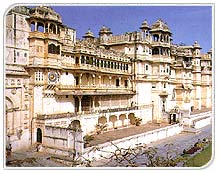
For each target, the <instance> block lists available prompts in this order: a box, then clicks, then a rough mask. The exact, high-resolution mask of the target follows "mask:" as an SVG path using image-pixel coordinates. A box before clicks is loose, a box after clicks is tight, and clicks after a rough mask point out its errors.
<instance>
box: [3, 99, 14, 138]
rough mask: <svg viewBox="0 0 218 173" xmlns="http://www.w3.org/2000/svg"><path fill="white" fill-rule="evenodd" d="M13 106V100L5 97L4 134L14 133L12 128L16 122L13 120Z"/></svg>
mask: <svg viewBox="0 0 218 173" xmlns="http://www.w3.org/2000/svg"><path fill="white" fill-rule="evenodd" d="M15 118H16V115H15V108H14V103H13V101H12V100H11V99H10V98H8V97H6V99H5V122H6V124H5V127H6V134H7V135H12V134H14V129H16V124H15V123H16V122H15Z"/></svg>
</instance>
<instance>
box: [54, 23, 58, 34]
mask: <svg viewBox="0 0 218 173" xmlns="http://www.w3.org/2000/svg"><path fill="white" fill-rule="evenodd" d="M55 28H56V29H55V33H54V34H57V33H58V26H57V25H55Z"/></svg>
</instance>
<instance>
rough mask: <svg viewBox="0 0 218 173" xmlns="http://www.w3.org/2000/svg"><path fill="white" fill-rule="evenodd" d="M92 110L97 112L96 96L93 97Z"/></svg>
mask: <svg viewBox="0 0 218 173" xmlns="http://www.w3.org/2000/svg"><path fill="white" fill-rule="evenodd" d="M92 110H93V112H94V111H95V96H93V97H92Z"/></svg>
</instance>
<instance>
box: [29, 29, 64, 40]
mask: <svg viewBox="0 0 218 173" xmlns="http://www.w3.org/2000/svg"><path fill="white" fill-rule="evenodd" d="M29 38H39V39H51V40H57V41H59V39H60V36H59V35H58V34H53V33H47V32H38V31H34V32H30V33H29Z"/></svg>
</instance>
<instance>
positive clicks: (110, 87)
mask: <svg viewBox="0 0 218 173" xmlns="http://www.w3.org/2000/svg"><path fill="white" fill-rule="evenodd" d="M109 86H110V88H111V76H109Z"/></svg>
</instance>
